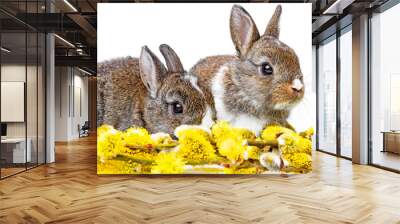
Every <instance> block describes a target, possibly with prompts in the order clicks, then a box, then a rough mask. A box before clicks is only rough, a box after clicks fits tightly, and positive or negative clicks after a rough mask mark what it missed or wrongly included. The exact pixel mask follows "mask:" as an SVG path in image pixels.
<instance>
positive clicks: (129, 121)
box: [97, 44, 207, 133]
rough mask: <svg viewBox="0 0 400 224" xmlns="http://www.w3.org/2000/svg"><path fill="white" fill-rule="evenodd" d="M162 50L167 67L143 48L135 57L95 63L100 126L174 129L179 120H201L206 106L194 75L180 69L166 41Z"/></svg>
mask: <svg viewBox="0 0 400 224" xmlns="http://www.w3.org/2000/svg"><path fill="white" fill-rule="evenodd" d="M160 51H161V53H162V55H163V56H164V58H165V61H166V65H167V68H168V69H166V68H165V67H164V65H163V64H162V63H161V62H160V60H159V59H158V58H157V57H156V56H155V55H154V54H153V52H151V51H150V50H149V49H148V48H147V47H146V46H144V47H143V48H142V52H141V55H140V58H139V59H137V58H130V57H127V58H119V59H114V60H110V61H105V62H102V63H99V64H98V91H99V93H98V99H97V102H98V126H99V125H101V124H110V125H113V126H114V127H115V128H117V129H120V130H124V129H127V128H129V127H132V126H141V127H145V128H146V129H148V130H149V131H150V132H153V133H154V132H167V133H173V131H174V129H175V128H176V127H177V126H179V125H181V124H200V123H201V120H202V118H203V117H204V114H205V113H206V110H207V106H206V101H205V98H204V96H203V93H202V92H201V90H200V88H199V87H198V86H197V83H196V77H195V76H190V75H189V74H187V73H186V72H185V71H184V69H183V66H182V64H181V62H180V59H179V58H178V56H177V55H176V53H175V52H174V51H173V50H172V49H171V48H170V47H169V46H168V45H165V44H163V45H161V46H160Z"/></svg>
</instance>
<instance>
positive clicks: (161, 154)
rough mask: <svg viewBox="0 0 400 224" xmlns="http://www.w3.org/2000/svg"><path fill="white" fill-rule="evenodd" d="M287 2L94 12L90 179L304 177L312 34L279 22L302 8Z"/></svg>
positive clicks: (107, 7) (108, 7)
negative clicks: (302, 109) (304, 108)
mask: <svg viewBox="0 0 400 224" xmlns="http://www.w3.org/2000/svg"><path fill="white" fill-rule="evenodd" d="M293 6H294V5H291V4H281V5H277V4H265V3H262V4H240V5H237V4H157V5H156V4H99V7H98V9H99V12H98V13H99V15H98V18H99V21H98V30H99V34H98V35H99V36H98V39H99V40H98V48H99V56H98V95H97V115H98V118H97V119H98V122H97V127H98V128H97V172H98V174H282V173H307V172H310V171H311V169H312V157H311V151H312V140H311V139H312V136H313V134H314V133H313V132H314V131H313V130H314V129H313V127H312V126H313V124H311V123H310V124H306V125H308V126H307V128H304V126H305V125H304V124H303V125H302V127H301V128H302V129H300V128H299V127H298V126H296V124H297V123H299V122H302V121H303V123H304V121H305V120H307V117H309V116H311V117H312V115H311V114H307V113H299V112H297V111H296V110H295V108H296V107H298V106H299V104H301V102H302V101H303V100H304V98H305V97H304V96H305V94H306V89H307V88H308V87H307V83H306V82H305V81H304V80H305V79H306V78H307V77H306V76H310V75H311V71H309V70H308V69H310V67H311V63H309V64H308V62H311V35H308V34H309V33H311V30H307V29H310V27H301V25H298V24H290V23H288V22H291V23H292V21H294V22H296V20H298V21H301V22H302V23H300V24H306V23H309V24H311V5H310V4H303V6H304V7H300V11H301V9H304V10H305V12H302V13H303V14H305V15H307V16H299V17H298V18H294V19H295V20H293V16H295V15H293V14H290V13H289V11H288V12H286V11H285V9H286V8H288V10H289V8H293ZM247 8H249V11H247ZM297 10H299V9H297ZM117 11H118V12H119V14H120V15H125V16H127V15H131V16H128V17H127V19H126V20H128V22H127V23H126V24H128V25H127V26H124V25H120V24H119V26H121V27H116V26H113V25H112V24H113V21H112V20H115V19H118V18H120V17H118V15H117ZM252 11H254V12H255V14H254V15H253V14H252V13H250V12H252ZM188 12H189V13H188ZM112 13H114V15H113V14H112ZM285 13H287V14H285ZM111 15H113V16H111ZM164 15H165V16H164ZM199 15H200V16H199ZM201 15H202V16H201ZM252 16H254V17H252ZM199 17H201V18H199ZM268 17H269V20H268ZM291 17H292V19H290V18H291ZM121 18H122V17H121ZM253 18H254V19H253ZM263 18H264V19H263ZM130 19H132V20H130ZM259 19H260V20H262V19H263V20H265V21H260V24H262V23H264V24H265V26H264V27H263V29H260V30H259V29H258V28H257V25H256V22H257V23H258V22H259V21H258V20H259ZM161 20H162V21H161ZM283 22H285V23H284V24H285V25H286V26H283V25H282V23H283ZM294 22H293V23H294ZM202 23H203V24H202ZM110 24H111V25H110ZM114 24H115V23H114ZM136 24H138V25H136ZM219 24H221V25H219ZM223 24H225V25H223ZM217 25H218V26H220V27H221V28H216V29H213V27H216V26H217ZM259 27H261V26H259ZM139 28H140V29H139ZM207 29H209V30H210V31H209V32H206V31H207ZM302 29H303V31H302ZM190 30H193V31H190ZM281 30H282V34H283V32H285V35H282V36H281V35H280V31H281ZM222 31H223V32H222ZM298 31H299V32H298ZM196 32H197V33H196ZM303 32H304V33H303ZM154 34H156V35H154ZM304 34H305V35H304ZM182 38H184V39H182ZM209 38H212V39H209ZM285 38H286V39H285ZM182 40H183V41H182ZM286 40H288V42H286ZM232 43H233V45H232ZM122 45H123V46H124V47H122ZM139 45H140V47H139ZM292 45H293V46H294V45H296V48H295V47H293V48H292ZM133 46H134V47H133ZM154 46H156V47H154ZM225 46H226V47H225ZM157 48H158V49H157ZM298 49H300V50H299V51H297V50H298ZM302 49H307V50H306V51H304V52H303V51H302ZM219 50H220V51H219ZM158 51H159V52H158ZM181 51H182V54H180V52H181ZM196 52H198V53H196ZM299 52H301V54H298V53H299ZM304 55H306V56H304ZM303 56H304V58H303ZM183 62H185V63H183ZM188 62H193V63H192V64H186V63H188ZM305 67H307V73H304V74H303V71H304V70H303V69H304V68H305ZM310 70H311V69H310ZM312 119H313V118H312Z"/></svg>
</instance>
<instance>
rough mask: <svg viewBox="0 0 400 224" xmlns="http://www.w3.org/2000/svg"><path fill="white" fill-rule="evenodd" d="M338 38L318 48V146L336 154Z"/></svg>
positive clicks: (333, 38)
mask: <svg viewBox="0 0 400 224" xmlns="http://www.w3.org/2000/svg"><path fill="white" fill-rule="evenodd" d="M335 38H336V37H335V36H334V37H332V38H330V40H328V41H327V42H326V43H324V44H321V45H319V48H318V68H319V69H318V99H317V100H318V136H317V138H318V146H317V148H318V149H319V150H322V151H326V152H330V153H335V154H336V39H335Z"/></svg>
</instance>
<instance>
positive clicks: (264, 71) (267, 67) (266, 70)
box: [261, 63, 274, 75]
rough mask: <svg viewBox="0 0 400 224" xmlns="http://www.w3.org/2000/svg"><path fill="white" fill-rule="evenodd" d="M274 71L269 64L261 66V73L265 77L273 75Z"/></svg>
mask: <svg viewBox="0 0 400 224" xmlns="http://www.w3.org/2000/svg"><path fill="white" fill-rule="evenodd" d="M273 71H274V69H273V68H272V66H271V65H270V64H269V63H263V64H262V65H261V73H262V74H263V75H272V72H273Z"/></svg>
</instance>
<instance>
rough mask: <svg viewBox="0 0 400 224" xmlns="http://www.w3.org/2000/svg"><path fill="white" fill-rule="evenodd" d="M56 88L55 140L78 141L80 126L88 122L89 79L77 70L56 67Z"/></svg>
mask: <svg viewBox="0 0 400 224" xmlns="http://www.w3.org/2000/svg"><path fill="white" fill-rule="evenodd" d="M55 86H56V88H55V89H56V91H55V126H56V133H55V140H56V141H69V140H73V139H77V138H78V137H79V133H78V124H79V125H83V123H84V122H85V121H87V120H88V78H87V77H86V76H83V73H81V72H80V71H79V70H77V69H76V68H72V67H56V83H55ZM78 92H80V93H78ZM79 94H80V95H81V96H80V97H79ZM79 100H81V102H80V103H79ZM77 105H81V106H82V107H81V110H82V112H81V113H80V111H79V107H77Z"/></svg>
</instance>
